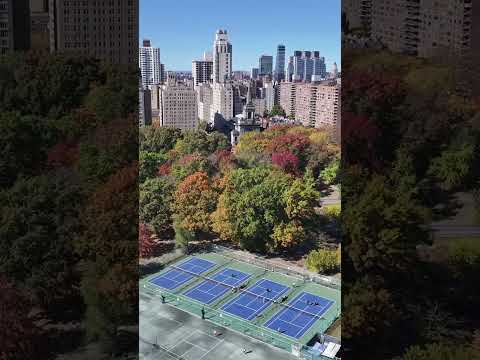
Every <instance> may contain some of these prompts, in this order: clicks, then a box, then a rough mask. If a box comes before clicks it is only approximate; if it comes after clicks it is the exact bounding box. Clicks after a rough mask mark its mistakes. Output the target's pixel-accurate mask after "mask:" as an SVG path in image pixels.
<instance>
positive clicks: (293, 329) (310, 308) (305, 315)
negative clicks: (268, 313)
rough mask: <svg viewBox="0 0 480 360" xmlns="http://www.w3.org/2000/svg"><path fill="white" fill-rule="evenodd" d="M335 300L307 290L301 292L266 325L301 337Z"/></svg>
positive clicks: (294, 336)
mask: <svg viewBox="0 0 480 360" xmlns="http://www.w3.org/2000/svg"><path fill="white" fill-rule="evenodd" d="M332 304H333V301H332V300H328V299H325V298H322V297H320V296H316V295H313V294H310V293H307V292H302V293H300V294H299V295H298V296H297V297H296V298H295V299H293V300H292V301H290V302H289V303H288V305H291V306H292V307H294V308H296V309H299V310H303V311H298V310H296V309H292V308H289V307H285V308H284V309H283V310H281V311H279V312H278V313H276V314H275V315H274V316H273V317H272V318H271V319H270V320H268V321H267V322H266V323H265V326H266V327H268V328H270V329H273V330H275V331H279V332H281V333H282V334H285V335H288V336H291V337H293V338H296V339H298V338H300V337H301V336H302V335H303V334H305V332H306V331H307V330H308V329H309V328H310V327H311V326H312V325H313V324H314V323H315V321H317V320H318V319H319V318H320V317H321V316H322V314H324V313H325V312H326V311H327V310H328V309H329V308H330V306H332Z"/></svg>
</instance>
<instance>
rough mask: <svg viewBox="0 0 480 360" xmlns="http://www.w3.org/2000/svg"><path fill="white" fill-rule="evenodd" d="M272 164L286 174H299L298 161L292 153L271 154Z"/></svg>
mask: <svg viewBox="0 0 480 360" xmlns="http://www.w3.org/2000/svg"><path fill="white" fill-rule="evenodd" d="M272 163H273V164H274V165H276V166H278V167H279V168H280V169H282V170H283V171H285V172H286V173H289V174H292V175H298V174H299V173H300V168H299V166H300V160H299V159H298V157H297V156H296V155H295V154H294V153H292V152H289V151H286V152H281V153H273V154H272Z"/></svg>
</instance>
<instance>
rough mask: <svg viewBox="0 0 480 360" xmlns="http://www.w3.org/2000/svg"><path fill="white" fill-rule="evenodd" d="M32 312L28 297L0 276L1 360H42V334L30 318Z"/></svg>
mask: <svg viewBox="0 0 480 360" xmlns="http://www.w3.org/2000/svg"><path fill="white" fill-rule="evenodd" d="M30 310H31V309H30V306H29V304H28V301H27V299H26V297H24V296H23V295H22V294H21V293H20V292H19V291H18V290H17V289H16V288H15V287H14V286H13V285H12V283H10V282H9V281H8V280H7V279H6V278H5V277H3V276H0V319H1V321H0V339H1V344H2V346H0V359H2V360H3V359H5V360H7V359H35V358H36V359H39V358H41V354H40V349H39V348H38V345H39V343H40V342H39V336H40V334H41V332H40V330H39V329H38V328H37V326H36V325H35V324H34V322H33V320H32V319H31V318H30V317H29V315H28V314H29V313H30ZM14 355H15V356H14Z"/></svg>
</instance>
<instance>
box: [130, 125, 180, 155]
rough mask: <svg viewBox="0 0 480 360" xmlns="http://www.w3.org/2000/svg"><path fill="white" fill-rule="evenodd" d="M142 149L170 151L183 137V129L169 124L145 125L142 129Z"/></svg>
mask: <svg viewBox="0 0 480 360" xmlns="http://www.w3.org/2000/svg"><path fill="white" fill-rule="evenodd" d="M139 136H140V151H148V152H153V153H162V152H168V151H169V150H171V149H173V148H174V146H175V143H176V142H177V141H178V140H179V139H181V138H182V136H183V135H182V131H181V130H180V129H177V128H172V127H169V126H159V125H152V126H145V127H142V128H141V129H140V132H139Z"/></svg>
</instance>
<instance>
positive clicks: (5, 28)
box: [0, 0, 30, 55]
mask: <svg viewBox="0 0 480 360" xmlns="http://www.w3.org/2000/svg"><path fill="white" fill-rule="evenodd" d="M0 30H1V31H0V55H3V54H6V53H8V52H10V51H17V50H28V49H29V48H30V5H29V0H0Z"/></svg>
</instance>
